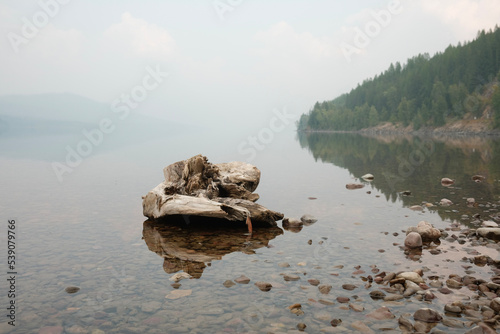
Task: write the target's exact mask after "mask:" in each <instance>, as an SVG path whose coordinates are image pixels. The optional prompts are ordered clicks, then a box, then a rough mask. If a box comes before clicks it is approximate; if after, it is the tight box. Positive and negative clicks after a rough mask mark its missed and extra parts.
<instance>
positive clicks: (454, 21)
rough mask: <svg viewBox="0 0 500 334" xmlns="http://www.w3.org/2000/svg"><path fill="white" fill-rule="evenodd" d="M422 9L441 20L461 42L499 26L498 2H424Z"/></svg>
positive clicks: (496, 0)
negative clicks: (481, 31) (481, 30)
mask: <svg viewBox="0 0 500 334" xmlns="http://www.w3.org/2000/svg"><path fill="white" fill-rule="evenodd" d="M420 4H421V6H422V9H423V10H424V11H426V12H428V13H430V14H432V15H434V16H436V17H437V18H438V19H439V20H441V21H442V22H443V23H444V24H445V25H447V26H448V27H449V28H450V29H451V30H452V31H453V32H454V34H455V35H456V37H457V38H458V39H459V40H470V39H473V38H475V36H476V33H477V32H478V30H480V29H485V30H489V29H490V28H494V26H495V24H498V18H499V17H500V6H498V0H458V1H457V0H444V1H435V0H422V1H420Z"/></svg>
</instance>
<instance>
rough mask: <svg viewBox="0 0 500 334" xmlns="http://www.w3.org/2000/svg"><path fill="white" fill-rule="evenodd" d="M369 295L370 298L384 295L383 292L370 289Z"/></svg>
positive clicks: (379, 297) (378, 297)
mask: <svg viewBox="0 0 500 334" xmlns="http://www.w3.org/2000/svg"><path fill="white" fill-rule="evenodd" d="M370 297H371V298H372V299H382V298H384V297H385V293H384V292H382V291H380V290H374V291H370Z"/></svg>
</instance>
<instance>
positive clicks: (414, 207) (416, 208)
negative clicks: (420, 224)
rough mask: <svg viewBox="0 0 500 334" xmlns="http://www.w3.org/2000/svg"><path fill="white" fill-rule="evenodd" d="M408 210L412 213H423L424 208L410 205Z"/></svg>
mask: <svg viewBox="0 0 500 334" xmlns="http://www.w3.org/2000/svg"><path fill="white" fill-rule="evenodd" d="M410 210H413V211H424V208H423V207H422V206H421V205H412V206H410Z"/></svg>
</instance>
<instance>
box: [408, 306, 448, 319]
mask: <svg viewBox="0 0 500 334" xmlns="http://www.w3.org/2000/svg"><path fill="white" fill-rule="evenodd" d="M413 319H415V320H416V321H422V322H428V323H435V322H440V321H441V320H442V319H443V317H442V316H441V315H440V314H439V313H438V312H437V311H434V310H432V309H430V308H421V309H420V310H417V311H416V312H415V313H414V314H413Z"/></svg>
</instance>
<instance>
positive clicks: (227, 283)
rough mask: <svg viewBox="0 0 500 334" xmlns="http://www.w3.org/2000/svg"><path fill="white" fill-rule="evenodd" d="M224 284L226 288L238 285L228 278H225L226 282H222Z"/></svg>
mask: <svg viewBox="0 0 500 334" xmlns="http://www.w3.org/2000/svg"><path fill="white" fill-rule="evenodd" d="M222 285H224V286H225V287H226V288H230V287H232V286H234V285H236V283H234V282H233V281H231V280H229V279H228V280H225V281H224V283H222Z"/></svg>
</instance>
